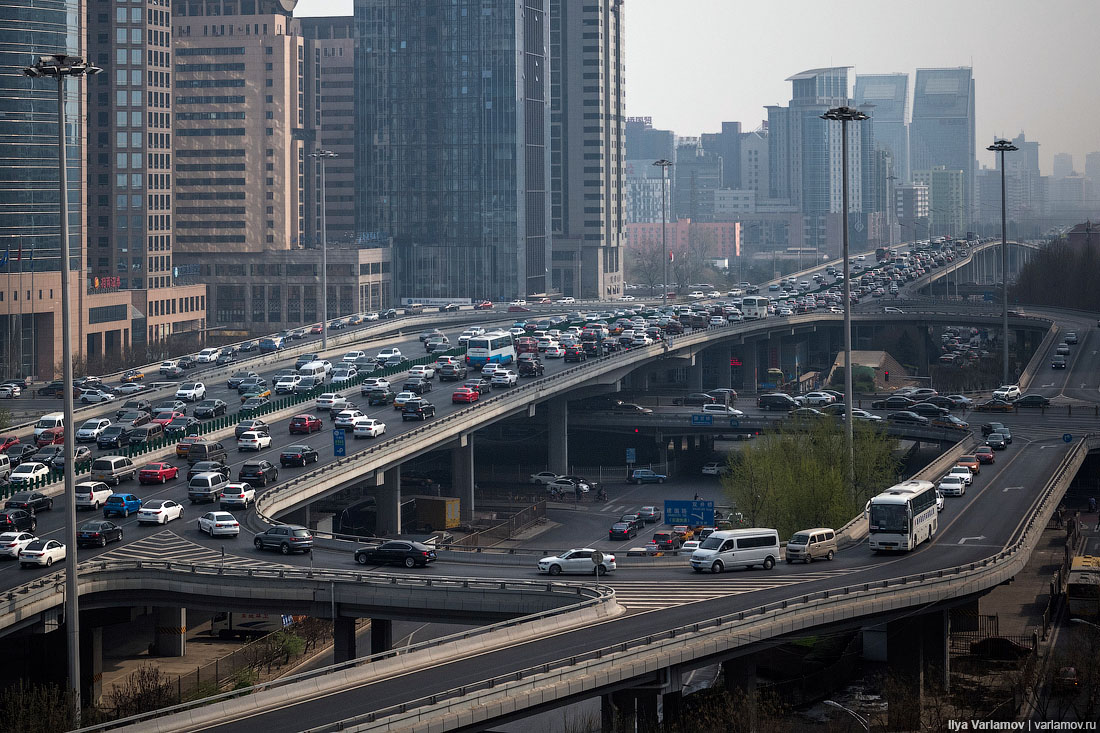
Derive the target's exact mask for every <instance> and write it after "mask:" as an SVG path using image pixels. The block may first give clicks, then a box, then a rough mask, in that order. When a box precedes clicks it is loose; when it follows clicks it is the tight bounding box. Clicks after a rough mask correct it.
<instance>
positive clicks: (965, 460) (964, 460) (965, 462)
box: [955, 453, 982, 476]
mask: <svg viewBox="0 0 1100 733" xmlns="http://www.w3.org/2000/svg"><path fill="white" fill-rule="evenodd" d="M955 465H956V466H965V467H966V469H967V470H968V471H970V473H971V474H972V475H975V476H976V475H978V474H979V473H981V471H982V462H981V461H979V460H978V457H977V456H976V455H974V454H973V453H969V454H967V455H962V456H959V458H958V460H957V461H956V462H955Z"/></svg>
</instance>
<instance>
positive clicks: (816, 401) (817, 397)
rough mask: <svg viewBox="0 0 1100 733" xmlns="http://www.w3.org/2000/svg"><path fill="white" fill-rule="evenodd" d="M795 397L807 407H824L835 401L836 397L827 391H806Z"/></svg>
mask: <svg viewBox="0 0 1100 733" xmlns="http://www.w3.org/2000/svg"><path fill="white" fill-rule="evenodd" d="M795 399H796V400H798V401H799V402H801V403H802V404H804V405H806V406H807V407H824V406H826V405H831V404H833V403H834V402H836V397H833V396H832V395H831V394H829V393H828V392H807V393H806V394H804V395H801V396H800V397H796V398H795Z"/></svg>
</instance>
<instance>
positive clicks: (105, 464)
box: [89, 456, 138, 486]
mask: <svg viewBox="0 0 1100 733" xmlns="http://www.w3.org/2000/svg"><path fill="white" fill-rule="evenodd" d="M137 473H138V469H137V466H135V465H134V462H133V461H131V460H130V459H129V458H127V457H126V456H101V457H99V458H97V459H95V460H94V461H92V474H91V476H89V478H90V479H91V480H92V481H102V482H103V483H105V484H109V485H111V486H118V485H119V484H120V483H122V482H123V481H129V480H130V479H133V478H136V477H137Z"/></svg>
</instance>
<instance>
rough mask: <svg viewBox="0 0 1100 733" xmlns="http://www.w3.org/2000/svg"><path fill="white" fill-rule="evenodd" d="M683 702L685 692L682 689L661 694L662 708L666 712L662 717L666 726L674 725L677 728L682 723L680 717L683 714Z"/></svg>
mask: <svg viewBox="0 0 1100 733" xmlns="http://www.w3.org/2000/svg"><path fill="white" fill-rule="evenodd" d="M683 702H684V694H683V693H682V692H681V691H680V690H675V691H673V692H666V693H665V694H664V695H662V696H661V709H662V712H663V713H664V714H663V716H662V719H663V722H664V723H665V725H666V726H670V727H673V729H674V730H675V729H677V727H678V726H679V725H680V718H681V716H682V715H683V707H684V706H683Z"/></svg>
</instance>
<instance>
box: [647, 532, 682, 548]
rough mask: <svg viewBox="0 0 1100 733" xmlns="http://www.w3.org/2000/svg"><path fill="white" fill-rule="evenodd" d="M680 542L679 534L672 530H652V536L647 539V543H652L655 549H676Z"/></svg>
mask: <svg viewBox="0 0 1100 733" xmlns="http://www.w3.org/2000/svg"><path fill="white" fill-rule="evenodd" d="M681 542H682V539H681V538H680V535H679V534H677V533H676V532H674V531H672V532H654V533H653V538H652V539H650V540H649V544H651V545H653V546H654V548H655V549H656V550H678V549H680V543H681Z"/></svg>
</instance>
